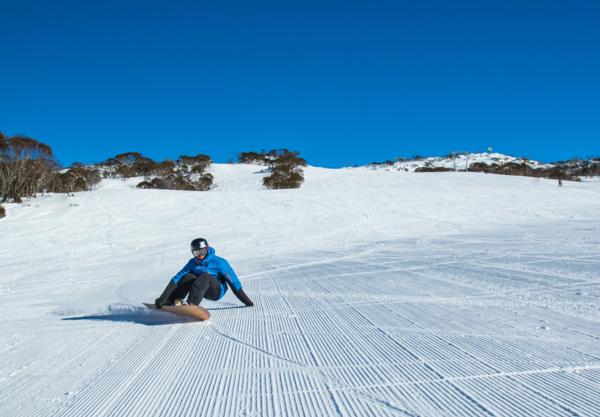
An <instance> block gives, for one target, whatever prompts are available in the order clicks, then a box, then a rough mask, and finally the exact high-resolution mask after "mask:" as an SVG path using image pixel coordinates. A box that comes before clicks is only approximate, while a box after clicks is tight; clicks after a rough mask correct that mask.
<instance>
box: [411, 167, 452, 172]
mask: <svg viewBox="0 0 600 417" xmlns="http://www.w3.org/2000/svg"><path fill="white" fill-rule="evenodd" d="M450 171H454V169H452V168H446V167H434V166H423V167H419V168H416V169H415V172H450Z"/></svg>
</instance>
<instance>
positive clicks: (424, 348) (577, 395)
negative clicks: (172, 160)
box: [0, 164, 600, 417]
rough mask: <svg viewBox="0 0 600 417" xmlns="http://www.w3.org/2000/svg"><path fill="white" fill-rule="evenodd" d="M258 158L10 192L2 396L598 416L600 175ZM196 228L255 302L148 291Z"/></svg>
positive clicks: (111, 412) (170, 269)
mask: <svg viewBox="0 0 600 417" xmlns="http://www.w3.org/2000/svg"><path fill="white" fill-rule="evenodd" d="M262 169H264V167H261V166H253V165H219V164H217V165H214V166H213V167H212V168H211V172H212V174H213V175H214V177H215V188H214V189H213V190H212V191H209V192H182V191H164V190H139V189H136V188H135V184H137V182H138V181H137V180H136V179H130V180H127V181H123V180H119V179H112V180H104V181H103V182H102V183H101V184H100V185H99V187H98V188H97V189H96V190H95V191H92V192H86V193H75V194H74V195H73V196H65V195H46V196H40V197H38V198H36V199H33V200H30V201H28V202H26V204H23V205H13V204H9V205H7V217H6V218H4V219H1V220H0V236H1V242H2V244H1V245H0V266H1V272H2V273H1V274H0V314H1V317H2V318H3V320H2V322H1V323H0V332H1V333H0V334H1V336H2V337H1V338H0V353H1V354H0V371H1V372H0V415H1V416H30V417H33V416H36V417H37V416H128V417H137V416H416V415H423V416H449V415H450V416H454V415H455V416H467V415H473V416H480V415H482V416H490V415H500V416H505V415H536V416H563V415H565V416H566V415H569V416H573V415H581V416H593V415H598V410H600V396H598V395H597V393H598V390H599V389H600V343H599V341H600V340H599V339H600V301H599V299H600V259H599V258H598V253H599V250H598V249H599V247H600V215H599V213H600V188H599V187H598V183H597V182H588V183H585V182H584V183H572V182H565V185H564V187H558V186H557V183H556V181H551V180H544V179H537V178H535V179H534V178H525V177H513V176H496V175H489V174H488V175H486V174H477V173H454V172H449V173H411V172H394V171H385V170H370V169H368V168H359V169H336V170H331V169H323V168H315V167H308V168H306V170H305V177H306V182H305V184H304V185H303V187H302V188H301V189H299V190H278V191H267V190H264V189H263V188H262V186H261V181H262V177H263V176H264V175H265V173H264V172H262V171H261V170H262ZM198 236H204V237H206V238H208V240H209V242H210V243H211V244H212V245H213V246H214V247H215V248H216V250H217V253H218V254H220V255H222V256H225V257H227V258H228V259H229V260H230V262H231V264H232V265H233V267H234V268H235V269H236V271H237V272H238V273H239V275H240V279H241V281H242V283H243V284H244V288H245V290H246V292H247V293H248V294H249V296H250V297H251V298H252V299H253V300H254V301H255V303H256V306H255V307H254V308H244V307H243V306H242V305H241V304H240V303H239V302H238V301H237V299H235V297H234V296H232V295H231V294H228V295H227V296H226V297H225V298H224V299H223V300H221V301H219V302H203V305H204V306H206V307H207V308H209V309H210V310H211V313H212V318H211V320H210V321H209V322H207V323H193V322H188V321H185V320H182V319H181V318H178V317H175V316H170V315H168V314H163V313H160V312H152V311H149V310H145V309H144V308H143V307H142V306H141V303H142V302H148V301H152V300H153V299H154V298H155V297H156V296H157V295H158V294H159V293H160V292H161V291H162V289H163V288H164V286H165V285H166V283H167V280H168V279H169V278H170V277H171V276H172V275H173V274H174V273H175V272H177V271H178V269H179V268H180V267H181V266H182V265H183V264H184V263H185V262H186V261H187V259H188V257H189V248H188V245H189V241H191V240H192V239H193V238H195V237H198Z"/></svg>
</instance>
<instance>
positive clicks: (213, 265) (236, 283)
mask: <svg viewBox="0 0 600 417" xmlns="http://www.w3.org/2000/svg"><path fill="white" fill-rule="evenodd" d="M204 272H208V273H209V274H210V275H212V276H214V277H215V278H217V279H218V280H219V282H220V283H221V295H220V296H219V299H221V298H222V297H223V296H224V295H225V293H226V292H227V284H229V285H231V287H232V288H233V289H234V290H235V291H239V290H241V289H242V283H241V282H240V280H239V279H238V277H237V275H236V274H235V272H234V271H233V268H232V267H231V266H230V265H229V262H227V260H226V259H224V258H221V257H219V256H217V255H215V250H214V249H213V248H208V254H207V255H206V257H205V258H204V259H203V260H200V259H198V258H192V259H190V260H189V261H188V263H187V264H186V265H185V266H184V267H183V269H182V270H181V271H179V272H178V273H177V274H175V276H174V277H173V278H171V281H173V283H175V284H177V283H178V282H179V281H180V280H181V278H183V277H184V276H185V275H187V274H189V273H192V274H194V275H201V274H203V273H204Z"/></svg>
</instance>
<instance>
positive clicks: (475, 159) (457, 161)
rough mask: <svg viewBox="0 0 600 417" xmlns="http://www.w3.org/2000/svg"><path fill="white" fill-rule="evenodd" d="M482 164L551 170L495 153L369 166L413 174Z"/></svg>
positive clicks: (535, 162)
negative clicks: (522, 165) (523, 165)
mask: <svg viewBox="0 0 600 417" xmlns="http://www.w3.org/2000/svg"><path fill="white" fill-rule="evenodd" d="M474 163H482V164H486V165H492V164H498V165H505V164H508V163H515V164H526V165H528V166H529V167H531V168H534V169H538V168H551V167H552V166H554V165H553V164H544V163H541V162H538V161H535V160H532V159H525V158H518V157H514V156H511V155H505V154H502V153H497V152H482V153H457V154H456V155H448V156H431V157H426V158H419V159H407V160H399V161H395V162H394V163H392V164H390V165H370V168H371V169H384V170H387V171H407V172H413V171H415V170H416V169H418V168H424V167H429V168H448V169H453V170H456V171H465V170H467V169H468V168H469V166H470V165H471V164H474Z"/></svg>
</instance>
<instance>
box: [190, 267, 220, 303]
mask: <svg viewBox="0 0 600 417" xmlns="http://www.w3.org/2000/svg"><path fill="white" fill-rule="evenodd" d="M220 292H221V284H220V283H219V281H218V280H217V279H216V278H215V277H213V276H212V275H210V274H208V273H204V274H202V275H199V276H198V277H196V279H195V280H194V282H193V283H192V286H191V288H190V295H189V296H188V303H189V304H196V305H198V304H200V302H201V301H202V299H203V298H208V299H209V300H218V299H219V295H220ZM215 293H216V295H215Z"/></svg>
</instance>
